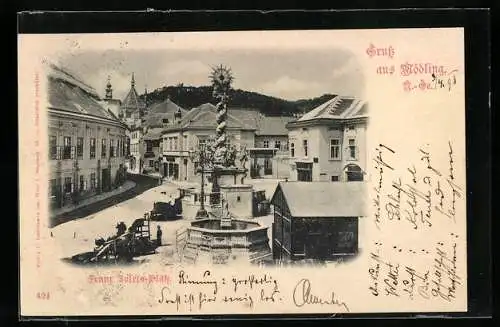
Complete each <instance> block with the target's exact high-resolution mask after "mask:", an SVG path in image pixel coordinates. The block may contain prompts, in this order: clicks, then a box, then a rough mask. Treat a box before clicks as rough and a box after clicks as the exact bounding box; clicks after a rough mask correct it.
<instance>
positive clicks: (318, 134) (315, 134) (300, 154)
mask: <svg viewBox="0 0 500 327" xmlns="http://www.w3.org/2000/svg"><path fill="white" fill-rule="evenodd" d="M346 126H349V129H346ZM305 139H307V140H308V155H307V157H306V156H305V155H304V150H303V140H305ZM332 139H338V140H339V142H340V144H339V147H340V149H339V153H340V157H339V158H338V159H337V158H332V157H331V153H330V144H331V143H330V142H331V140H332ZM349 139H353V140H355V145H356V156H355V158H350V149H349ZM292 143H293V144H294V147H295V156H294V158H290V162H291V163H295V162H297V161H298V162H310V163H312V166H313V169H312V180H313V181H332V176H335V177H338V180H339V181H345V180H346V174H345V167H346V165H348V164H356V165H358V166H359V167H360V168H361V169H362V170H363V171H365V170H366V156H367V154H366V152H367V151H366V123H357V124H347V125H339V126H338V127H328V126H325V125H319V126H311V127H307V128H293V129H291V130H290V131H289V144H290V146H289V147H290V149H291V147H292V145H291V144H292ZM290 180H297V170H296V168H295V166H293V165H292V167H291V168H290Z"/></svg>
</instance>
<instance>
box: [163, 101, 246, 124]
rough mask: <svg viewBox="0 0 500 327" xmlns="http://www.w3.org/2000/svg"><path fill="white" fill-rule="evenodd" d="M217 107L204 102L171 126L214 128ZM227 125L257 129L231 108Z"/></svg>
mask: <svg viewBox="0 0 500 327" xmlns="http://www.w3.org/2000/svg"><path fill="white" fill-rule="evenodd" d="M216 121H217V108H216V107H215V106H214V105H213V104H211V103H204V104H202V105H200V106H198V107H195V108H193V109H191V110H190V111H188V112H187V113H186V114H185V115H184V117H183V118H182V120H181V122H180V124H178V125H175V126H171V128H183V129H185V128H204V129H213V130H215V128H216V127H217V122H216ZM226 122H227V127H228V128H236V129H247V130H251V129H255V126H247V124H245V123H244V122H243V121H241V120H240V119H238V118H237V117H236V116H235V115H233V113H232V112H231V110H228V113H227V118H226Z"/></svg>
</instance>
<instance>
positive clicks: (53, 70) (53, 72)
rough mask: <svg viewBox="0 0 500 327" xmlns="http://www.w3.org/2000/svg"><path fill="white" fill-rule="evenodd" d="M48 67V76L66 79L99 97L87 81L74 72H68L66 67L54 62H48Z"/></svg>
mask: <svg viewBox="0 0 500 327" xmlns="http://www.w3.org/2000/svg"><path fill="white" fill-rule="evenodd" d="M47 67H48V69H49V70H48V76H49V77H51V78H54V79H59V80H63V81H66V82H67V83H69V84H71V85H73V86H76V87H79V88H80V89H82V90H83V91H85V92H86V93H88V94H89V95H91V96H92V97H94V98H96V99H99V95H98V93H97V91H96V90H95V89H94V88H93V87H92V86H90V85H88V84H87V83H85V82H83V81H82V80H81V79H80V78H79V77H77V76H76V75H75V74H73V73H70V72H69V71H68V70H67V69H65V68H62V67H60V66H57V65H55V64H52V63H49V64H47Z"/></svg>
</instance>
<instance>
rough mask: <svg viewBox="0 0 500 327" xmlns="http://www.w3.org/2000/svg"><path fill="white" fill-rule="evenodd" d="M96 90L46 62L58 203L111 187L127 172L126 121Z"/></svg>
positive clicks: (52, 184) (52, 187)
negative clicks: (116, 114)
mask: <svg viewBox="0 0 500 327" xmlns="http://www.w3.org/2000/svg"><path fill="white" fill-rule="evenodd" d="M100 101H101V100H100V99H99V96H98V94H97V93H96V91H95V90H94V89H93V88H92V87H90V86H88V85H87V84H85V83H84V82H82V81H81V80H79V79H78V78H76V77H75V76H73V75H71V74H69V73H68V72H66V71H64V70H62V69H61V68H59V67H57V66H55V65H49V67H48V107H47V111H48V147H49V153H48V155H49V164H50V177H49V195H50V202H51V207H52V208H60V207H64V206H67V205H70V204H73V203H77V202H78V201H80V200H82V199H84V198H88V197H91V196H93V195H95V194H99V193H101V192H106V191H110V190H111V189H113V188H115V187H117V186H119V185H121V184H122V183H123V182H124V181H125V178H126V174H125V169H124V163H125V154H126V135H125V130H126V126H125V125H124V124H123V123H121V122H120V121H119V120H118V119H117V117H116V116H115V115H114V114H113V113H112V112H111V111H109V110H107V109H106V108H104V107H103V106H102V105H101V103H100Z"/></svg>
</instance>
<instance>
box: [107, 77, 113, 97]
mask: <svg viewBox="0 0 500 327" xmlns="http://www.w3.org/2000/svg"><path fill="white" fill-rule="evenodd" d="M112 98H113V87H112V86H111V76H109V75H108V82H107V84H106V99H112Z"/></svg>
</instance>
